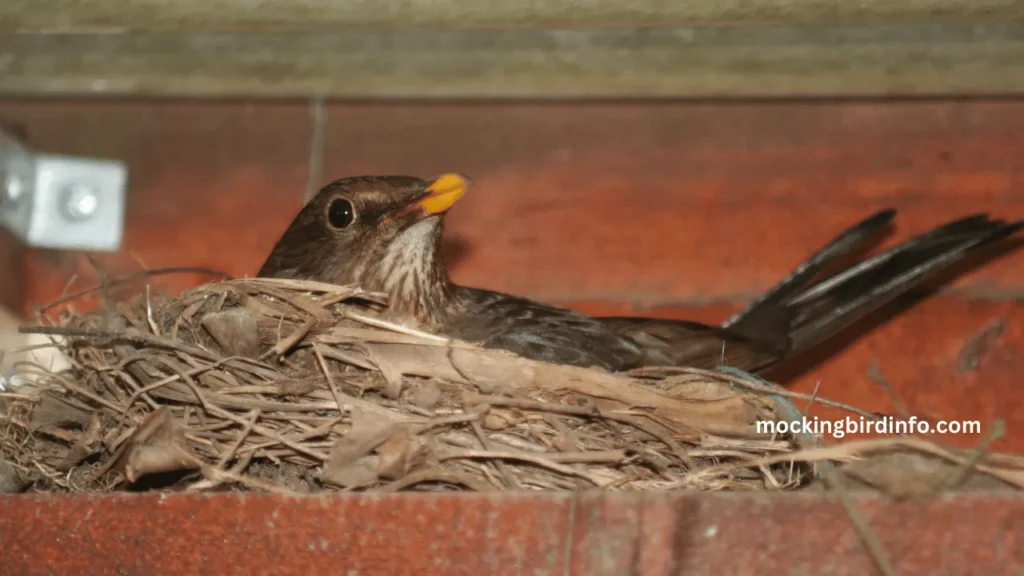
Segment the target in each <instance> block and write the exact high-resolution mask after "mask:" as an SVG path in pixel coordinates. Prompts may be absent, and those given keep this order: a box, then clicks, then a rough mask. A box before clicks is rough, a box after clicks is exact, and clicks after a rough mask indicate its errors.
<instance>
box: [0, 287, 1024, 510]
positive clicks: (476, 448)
mask: <svg viewBox="0 0 1024 576" xmlns="http://www.w3.org/2000/svg"><path fill="white" fill-rule="evenodd" d="M388 318H389V317H388V314H387V310H386V302H385V300H384V299H383V298H382V297H381V296H380V295H376V294H371V293H367V292H364V291H361V290H359V289H357V288H353V287H339V286H332V285H326V284H320V283H315V282H300V281H290V280H271V279H239V280H229V281H223V282H216V283H211V284H206V285H203V286H200V287H198V288H195V289H193V290H190V291H187V292H185V293H183V294H182V295H180V296H179V297H176V298H168V297H155V296H154V297H150V295H149V291H148V289H147V291H146V292H145V293H144V294H143V295H139V296H136V297H134V298H131V299H126V300H124V301H121V302H118V303H112V304H108V306H107V307H106V310H105V311H104V312H99V313H92V314H87V315H78V314H75V313H73V312H70V311H65V313H64V314H63V315H62V316H61V317H60V319H59V320H58V321H57V322H56V325H54V326H40V327H37V328H35V329H34V331H36V332H43V333H50V334H53V335H54V336H55V338H59V340H55V345H59V346H60V348H61V350H62V351H63V353H64V354H65V355H66V356H67V357H68V358H69V359H70V361H71V368H70V369H68V370H63V371H59V372H56V373H51V372H49V371H47V370H43V369H41V368H40V367H36V368H35V369H34V370H33V369H32V368H31V367H28V366H21V367H20V373H21V374H23V375H31V376H33V378H32V379H31V383H29V384H25V385H23V386H20V387H18V388H16V389H14V390H13V391H9V392H4V393H0V465H5V466H7V467H9V468H12V469H13V470H14V472H15V473H16V476H17V478H18V482H17V486H18V490H35V491H69V492H82V491H114V490H122V489H139V488H143V489H145V488H153V487H157V488H162V489H173V490H185V491H211V490H259V491H270V492H278V493H289V494H295V493H311V492H319V491H325V490H346V491H355V490H358V491H378V492H381V491H383V492H389V491H390V492H393V491H405V490H420V491H441V490H447V491H460V490H466V491H513V490H516V491H519V490H581V489H601V490H680V489H682V490H794V489H798V488H801V487H804V486H807V485H809V484H811V483H812V482H813V480H814V479H815V478H816V477H819V476H821V475H822V474H823V473H828V472H829V471H831V470H833V469H832V468H822V467H821V463H825V464H828V465H829V466H831V465H832V464H834V463H838V462H843V461H847V460H856V459H858V458H859V457H861V456H863V455H864V454H867V453H869V452H872V451H875V452H879V451H885V452H889V453H891V452H892V448H893V446H894V445H893V444H892V442H897V443H900V444H899V445H900V446H902V447H903V448H904V449H907V450H911V449H912V450H913V451H916V452H917V453H919V454H928V455H930V456H931V457H933V458H937V459H939V460H941V461H943V462H945V463H947V464H949V465H950V466H953V467H954V468H953V471H954V472H955V473H956V472H957V471H958V470H959V471H962V470H964V469H965V468H964V466H967V465H969V466H970V467H971V469H981V470H983V471H984V472H986V473H987V474H988V475H989V476H991V477H995V478H997V479H999V481H1000V482H1002V483H1004V484H1011V485H1014V486H1018V487H1020V486H1024V478H1021V477H1020V475H1021V472H1019V471H1017V470H1016V469H1013V468H1014V467H1017V466H1019V465H1020V464H1021V463H1020V462H1019V461H1018V460H1015V459H1012V458H1011V457H1008V456H1003V457H1000V458H998V459H996V460H992V459H991V458H992V456H991V455H988V456H986V457H985V458H981V457H977V458H975V457H974V456H972V454H970V453H966V452H962V451H956V450H952V449H947V448H942V447H939V446H938V445H933V444H930V443H927V442H925V441H920V440H914V439H902V440H894V441H888V442H890V443H889V444H885V445H883V444H877V443H876V444H870V442H869V443H868V444H864V443H863V442H862V443H861V444H859V445H858V447H857V448H855V449H854V448H848V449H844V448H842V447H841V446H840V447H821V446H820V445H819V444H818V443H817V440H816V439H813V438H810V439H809V438H805V437H801V436H786V437H783V436H767V435H764V434H758V433H757V428H756V423H757V422H758V421H766V420H776V419H779V418H785V419H787V420H791V419H792V418H793V417H794V411H795V408H794V407H793V405H792V404H791V403H790V402H789V400H787V399H786V397H787V396H798V395H795V394H793V393H788V392H785V391H784V390H783V389H781V388H779V387H777V386H774V385H771V384H769V383H767V382H764V381H762V380H759V379H757V378H755V377H752V376H749V375H745V374H743V373H739V372H736V371H729V370H722V371H704V370H695V369H678V368H673V369H644V370H640V371H636V372H632V373H626V374H611V373H608V372H605V371H602V370H596V369H583V368H576V367H566V366H555V365H551V364H546V363H541V362H535V361H531V360H527V359H524V358H521V357H518V356H515V355H512V354H509V353H506V352H503V351H498V350H486V349H482V348H479V347H476V346H474V345H472V344H470V343H465V342H459V341H453V340H449V339H445V338H441V337H438V336H436V335H432V334H427V333H423V332H420V331H418V330H416V329H414V328H410V327H407V326H405V325H403V324H401V323H398V322H395V321H392V320H389V319H388ZM817 401H819V402H822V401H823V400H821V399H818V400H817ZM796 415H797V416H798V414H796ZM915 443H916V444H915ZM883 449H885V450H883ZM844 450H845V451H844ZM986 458H988V459H986ZM5 462H6V464H5ZM814 463H817V464H814ZM0 476H3V474H0ZM0 484H3V481H2V478H0Z"/></svg>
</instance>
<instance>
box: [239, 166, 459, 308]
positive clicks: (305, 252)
mask: <svg viewBox="0 0 1024 576" xmlns="http://www.w3.org/2000/svg"><path fill="white" fill-rule="evenodd" d="M469 186H470V180H469V179H468V178H466V177H465V176H460V175H458V174H445V175H443V176H440V177H438V178H435V179H432V180H424V179H420V178H413V177H409V176H361V177H354V178H343V179H341V180H337V181H335V182H332V183H330V184H328V185H327V186H325V187H324V188H322V189H321V190H320V191H319V192H318V193H317V195H316V196H315V197H314V198H313V199H312V200H310V201H309V203H307V204H306V205H305V206H304V207H303V208H302V210H301V211H300V212H299V214H298V216H296V217H295V220H293V221H292V224H291V226H289V227H288V229H287V230H286V231H285V233H284V235H283V236H281V239H280V240H279V241H278V242H277V245H275V246H274V249H273V250H272V251H271V253H270V256H269V257H268V258H267V260H266V262H265V263H264V264H263V267H262V268H261V269H260V272H259V275H260V276H263V277H272V278H296V279H305V280H317V281H320V282H327V283H331V284H342V285H346V284H356V285H359V286H361V287H362V288H364V289H366V290H370V291H377V292H384V293H386V294H388V295H389V296H390V298H391V307H392V309H395V308H397V309H400V310H403V311H405V312H410V313H413V314H414V315H416V316H422V315H423V310H422V308H424V307H427V308H429V307H431V306H436V305H437V304H439V303H438V302H433V301H432V300H435V299H437V298H444V297H446V296H447V291H448V290H449V280H448V275H447V272H446V271H445V268H444V264H443V263H442V262H441V255H440V241H441V233H442V230H443V220H444V216H445V214H446V213H447V212H448V210H449V209H450V208H451V207H452V206H454V205H455V203H456V202H458V200H459V198H461V197H462V195H463V194H465V192H466V190H467V189H468V188H469Z"/></svg>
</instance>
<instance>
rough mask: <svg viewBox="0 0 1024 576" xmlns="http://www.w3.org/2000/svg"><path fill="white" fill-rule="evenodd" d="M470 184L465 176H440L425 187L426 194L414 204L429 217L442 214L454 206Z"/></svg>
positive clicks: (470, 181)
mask: <svg viewBox="0 0 1024 576" xmlns="http://www.w3.org/2000/svg"><path fill="white" fill-rule="evenodd" d="M472 184H473V182H472V180H470V179H469V178H467V177H465V176H462V175H459V174H442V175H441V176H438V177H437V178H436V179H435V180H434V182H433V183H431V184H430V186H427V193H426V194H425V195H424V196H423V197H422V198H420V200H418V201H417V202H416V206H417V207H419V208H421V209H422V210H423V211H424V212H426V213H427V215H429V216H433V215H435V214H442V213H444V212H447V211H448V210H449V209H451V207H452V206H455V203H456V202H458V201H459V198H462V195H463V194H465V193H466V190H469V187H470V186H471V185H472Z"/></svg>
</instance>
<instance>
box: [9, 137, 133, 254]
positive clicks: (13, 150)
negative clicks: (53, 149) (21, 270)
mask: <svg viewBox="0 0 1024 576" xmlns="http://www.w3.org/2000/svg"><path fill="white" fill-rule="evenodd" d="M127 181H128V168H127V166H126V165H125V164H124V163H123V162H120V161H116V160H102V159H95V158H81V157H74V156H57V155H52V154H41V153H38V152H35V151H32V150H30V149H28V148H27V147H26V146H24V145H23V144H22V143H20V142H19V141H18V140H17V139H15V138H14V137H13V136H11V135H10V134H7V133H6V132H4V131H2V130H0V225H3V226H4V227H6V228H8V229H9V230H10V231H11V232H13V233H14V234H15V235H16V236H17V237H18V238H20V239H21V240H22V241H23V242H25V244H27V245H29V246H31V247H33V248H56V249H63V250H88V251H97V252H114V251H117V250H118V249H120V247H121V239H122V236H123V235H124V212H125V188H126V185H127Z"/></svg>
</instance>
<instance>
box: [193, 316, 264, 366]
mask: <svg viewBox="0 0 1024 576" xmlns="http://www.w3.org/2000/svg"><path fill="white" fill-rule="evenodd" d="M201 323H202V325H203V328H205V329H206V331H207V333H209V334H210V336H211V337H212V338H213V340H214V341H215V342H216V343H217V345H218V346H220V349H221V351H223V352H224V354H225V355H226V356H239V357H242V358H258V357H259V355H260V333H259V321H258V320H257V318H256V315H255V314H253V313H252V311H250V310H249V309H247V308H231V309H229V310H225V311H222V312H211V313H209V314H207V315H205V316H203V319H202V320H201Z"/></svg>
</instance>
